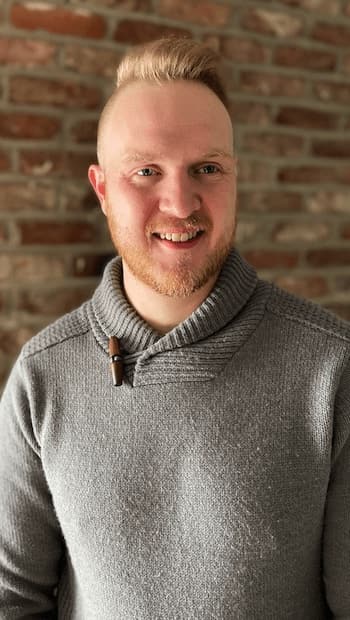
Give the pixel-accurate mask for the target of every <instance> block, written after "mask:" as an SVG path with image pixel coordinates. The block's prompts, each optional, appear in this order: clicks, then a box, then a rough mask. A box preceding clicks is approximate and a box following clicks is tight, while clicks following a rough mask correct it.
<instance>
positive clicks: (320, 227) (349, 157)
mask: <svg viewBox="0 0 350 620" xmlns="http://www.w3.org/2000/svg"><path fill="white" fill-rule="evenodd" d="M171 32H175V33H183V34H187V35H189V36H192V37H195V38H197V39H203V40H205V41H206V42H207V43H208V44H210V45H211V46H213V47H214V48H215V49H216V50H218V51H219V52H220V54H221V55H222V58H223V63H224V68H225V74H226V77H227V80H228V83H229V85H230V96H231V101H232V114H233V117H234V119H235V122H236V127H237V129H236V141H237V149H238V153H239V158H240V165H239V183H240V193H239V206H240V223H239V228H238V246H239V248H240V249H241V251H242V252H243V253H244V254H245V255H246V257H247V258H248V259H249V260H250V261H251V262H252V263H253V264H254V265H255V266H256V267H257V268H258V270H259V273H260V274H262V275H263V276H264V277H268V278H270V279H273V280H274V281H276V282H278V283H279V284H280V285H281V286H283V287H285V288H287V289H289V290H291V291H294V292H296V293H298V294H301V295H304V296H306V297H310V298H313V299H316V300H317V301H319V302H320V303H322V304H323V305H325V306H327V307H330V308H332V309H333V310H334V311H336V312H337V313H339V314H340V315H342V316H344V317H347V318H350V272H349V264H350V244H349V240H350V0H279V1H275V2H273V1H269V0H265V1H264V2H257V1H251V0H226V1H225V0H221V1H219V0H186V1H182V0H98V1H97V0H61V1H60V0H57V1H56V2H48V1H46V2H17V1H15V0H12V1H11V0H3V1H2V4H1V5H0V66H1V73H0V140H1V143H0V196H1V200H0V382H1V381H3V380H4V377H5V376H6V374H7V372H8V369H9V367H10V365H11V364H12V361H13V359H14V357H15V356H16V354H17V352H18V350H19V347H20V346H21V344H22V343H23V342H24V341H25V340H26V339H27V338H28V337H29V336H30V335H31V334H33V333H34V332H36V331H37V330H38V329H39V328H41V327H42V326H44V325H45V324H47V323H48V322H50V321H52V320H53V319H54V318H55V317H56V316H58V315H60V314H62V313H63V312H65V311H68V310H69V309H71V308H72V307H74V306H76V305H77V304H79V303H80V302H81V301H82V300H84V299H85V298H86V297H87V296H88V295H89V294H90V292H91V290H92V289H93V288H94V287H95V285H96V282H97V279H98V276H99V275H100V274H101V270H102V267H103V265H104V263H105V262H106V260H107V258H108V257H109V256H110V255H111V253H112V248H111V245H110V242H109V238H108V234H107V232H106V227H105V221H104V218H103V216H102V215H101V214H100V210H99V208H98V206H97V203H96V200H95V198H94V197H93V195H92V193H91V191H90V189H89V186H88V183H87V177H86V171H87V166H88V164H89V163H90V162H92V161H95V134H96V121H97V118H98V114H99V110H100V109H101V106H102V102H103V100H104V99H105V97H106V96H107V95H108V93H109V91H110V85H111V80H112V78H113V75H114V69H115V65H116V63H117V61H118V59H119V57H120V55H121V54H122V52H123V51H124V50H125V49H126V48H127V47H128V46H129V45H131V44H133V43H136V42H141V41H145V40H147V39H151V38H155V37H158V36H159V35H162V34H164V33H171Z"/></svg>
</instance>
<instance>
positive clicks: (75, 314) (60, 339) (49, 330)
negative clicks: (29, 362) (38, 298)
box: [20, 301, 91, 360]
mask: <svg viewBox="0 0 350 620" xmlns="http://www.w3.org/2000/svg"><path fill="white" fill-rule="evenodd" d="M90 303H91V302H90V301H87V302H85V303H84V304H82V305H81V306H80V307H79V308H77V309H76V310H73V311H72V312H69V313H67V314H65V315H63V316H62V317H60V318H59V319H57V320H56V321H54V322H53V323H51V324H50V325H48V326H47V327H45V328H44V329H43V330H41V331H40V332H39V333H38V334H36V335H35V336H33V338H31V339H30V340H28V342H27V343H26V344H25V345H24V347H23V349H22V351H21V356H20V357H21V359H22V360H24V359H27V358H29V357H31V356H33V355H36V354H38V353H41V352H42V351H44V350H46V349H49V348H51V347H55V346H58V345H60V344H63V343H67V341H70V340H72V339H73V338H77V337H79V336H82V335H84V334H86V333H87V332H89V331H90V322H89V319H88V307H89V304H90Z"/></svg>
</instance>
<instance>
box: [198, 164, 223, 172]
mask: <svg viewBox="0 0 350 620" xmlns="http://www.w3.org/2000/svg"><path fill="white" fill-rule="evenodd" d="M197 172H198V173H199V174H217V173H218V172H220V168H219V166H217V165H216V164H205V165H204V166H200V168H197Z"/></svg>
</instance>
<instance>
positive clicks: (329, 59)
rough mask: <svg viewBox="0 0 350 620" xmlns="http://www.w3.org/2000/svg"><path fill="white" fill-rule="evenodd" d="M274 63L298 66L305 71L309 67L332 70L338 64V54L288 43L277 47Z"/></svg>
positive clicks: (315, 69)
mask: <svg viewBox="0 0 350 620" xmlns="http://www.w3.org/2000/svg"><path fill="white" fill-rule="evenodd" d="M274 63H275V64H277V65H281V66H284V67H296V68H298V69H303V70H304V71H305V70H308V69H310V70H311V71H331V70H332V69H335V68H336V66H337V55H336V54H335V53H334V52H325V51H322V50H318V49H309V48H304V47H296V46H294V45H293V46H292V45H288V46H285V47H278V48H277V49H276V52H275V56H274Z"/></svg>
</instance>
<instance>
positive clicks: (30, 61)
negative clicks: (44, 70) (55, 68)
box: [0, 37, 57, 68]
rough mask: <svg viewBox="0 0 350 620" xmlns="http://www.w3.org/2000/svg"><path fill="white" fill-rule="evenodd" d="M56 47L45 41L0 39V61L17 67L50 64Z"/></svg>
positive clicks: (53, 59)
mask: <svg viewBox="0 0 350 620" xmlns="http://www.w3.org/2000/svg"><path fill="white" fill-rule="evenodd" d="M56 51H57V48H56V46H55V45H52V44H51V43H46V42H45V41H35V40H31V39H11V38H9V37H1V39H0V63H1V64H4V65H11V66H17V67H27V68H30V67H37V66H47V65H51V64H52V63H53V62H54V61H55V56H56Z"/></svg>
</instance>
